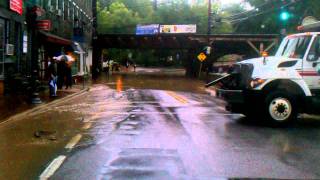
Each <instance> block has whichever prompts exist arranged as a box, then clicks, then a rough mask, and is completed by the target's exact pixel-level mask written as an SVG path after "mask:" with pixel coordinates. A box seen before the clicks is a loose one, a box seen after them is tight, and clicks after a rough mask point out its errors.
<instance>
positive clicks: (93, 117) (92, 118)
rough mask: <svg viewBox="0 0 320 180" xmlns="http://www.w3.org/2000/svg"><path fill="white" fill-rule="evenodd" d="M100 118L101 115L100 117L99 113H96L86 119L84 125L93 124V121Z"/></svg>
mask: <svg viewBox="0 0 320 180" xmlns="http://www.w3.org/2000/svg"><path fill="white" fill-rule="evenodd" d="M99 117H100V115H98V114H97V113H95V114H94V115H93V116H91V117H90V118H88V119H85V120H84V121H83V122H84V123H87V122H91V121H93V120H96V119H98V118H99Z"/></svg>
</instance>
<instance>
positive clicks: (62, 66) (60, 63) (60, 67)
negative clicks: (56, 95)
mask: <svg viewBox="0 0 320 180" xmlns="http://www.w3.org/2000/svg"><path fill="white" fill-rule="evenodd" d="M65 63H66V62H65V58H61V59H60V61H58V65H57V69H58V72H57V74H58V78H57V85H58V89H62V87H63V84H64V77H65V74H66V73H65V71H66V70H65V69H66V64H65Z"/></svg>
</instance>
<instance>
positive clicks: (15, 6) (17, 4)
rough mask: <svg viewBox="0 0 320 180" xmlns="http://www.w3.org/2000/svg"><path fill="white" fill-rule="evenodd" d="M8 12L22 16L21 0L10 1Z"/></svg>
mask: <svg viewBox="0 0 320 180" xmlns="http://www.w3.org/2000/svg"><path fill="white" fill-rule="evenodd" d="M10 10H12V11H14V12H16V13H18V14H20V15H22V12H23V2H22V0H10Z"/></svg>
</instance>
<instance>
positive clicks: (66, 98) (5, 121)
mask: <svg viewBox="0 0 320 180" xmlns="http://www.w3.org/2000/svg"><path fill="white" fill-rule="evenodd" d="M89 90H90V88H86V89H83V90H81V91H80V92H76V93H73V94H70V95H68V96H65V97H63V98H61V99H57V100H54V101H52V102H49V103H45V104H42V105H39V106H36V107H34V108H31V109H29V110H26V111H23V112H21V113H19V114H16V115H13V116H11V117H9V118H7V119H6V120H4V121H2V122H0V127H1V126H3V125H5V124H7V123H9V122H14V121H17V120H19V119H21V118H24V117H25V116H27V115H30V114H32V113H36V112H38V111H40V110H42V109H44V108H47V107H50V106H54V105H58V104H60V103H63V102H65V101H68V100H71V99H73V98H76V97H78V96H80V95H83V94H85V93H87V92H88V91H89Z"/></svg>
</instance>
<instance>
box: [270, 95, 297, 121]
mask: <svg viewBox="0 0 320 180" xmlns="http://www.w3.org/2000/svg"><path fill="white" fill-rule="evenodd" d="M265 117H266V118H267V120H268V121H270V122H271V123H272V125H276V126H282V125H288V124H289V123H291V122H292V121H293V120H295V119H296V118H297V106H296V102H295V98H294V97H293V96H291V95H290V94H289V93H286V92H285V91H274V92H272V93H270V94H269V95H267V96H266V99H265Z"/></svg>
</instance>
